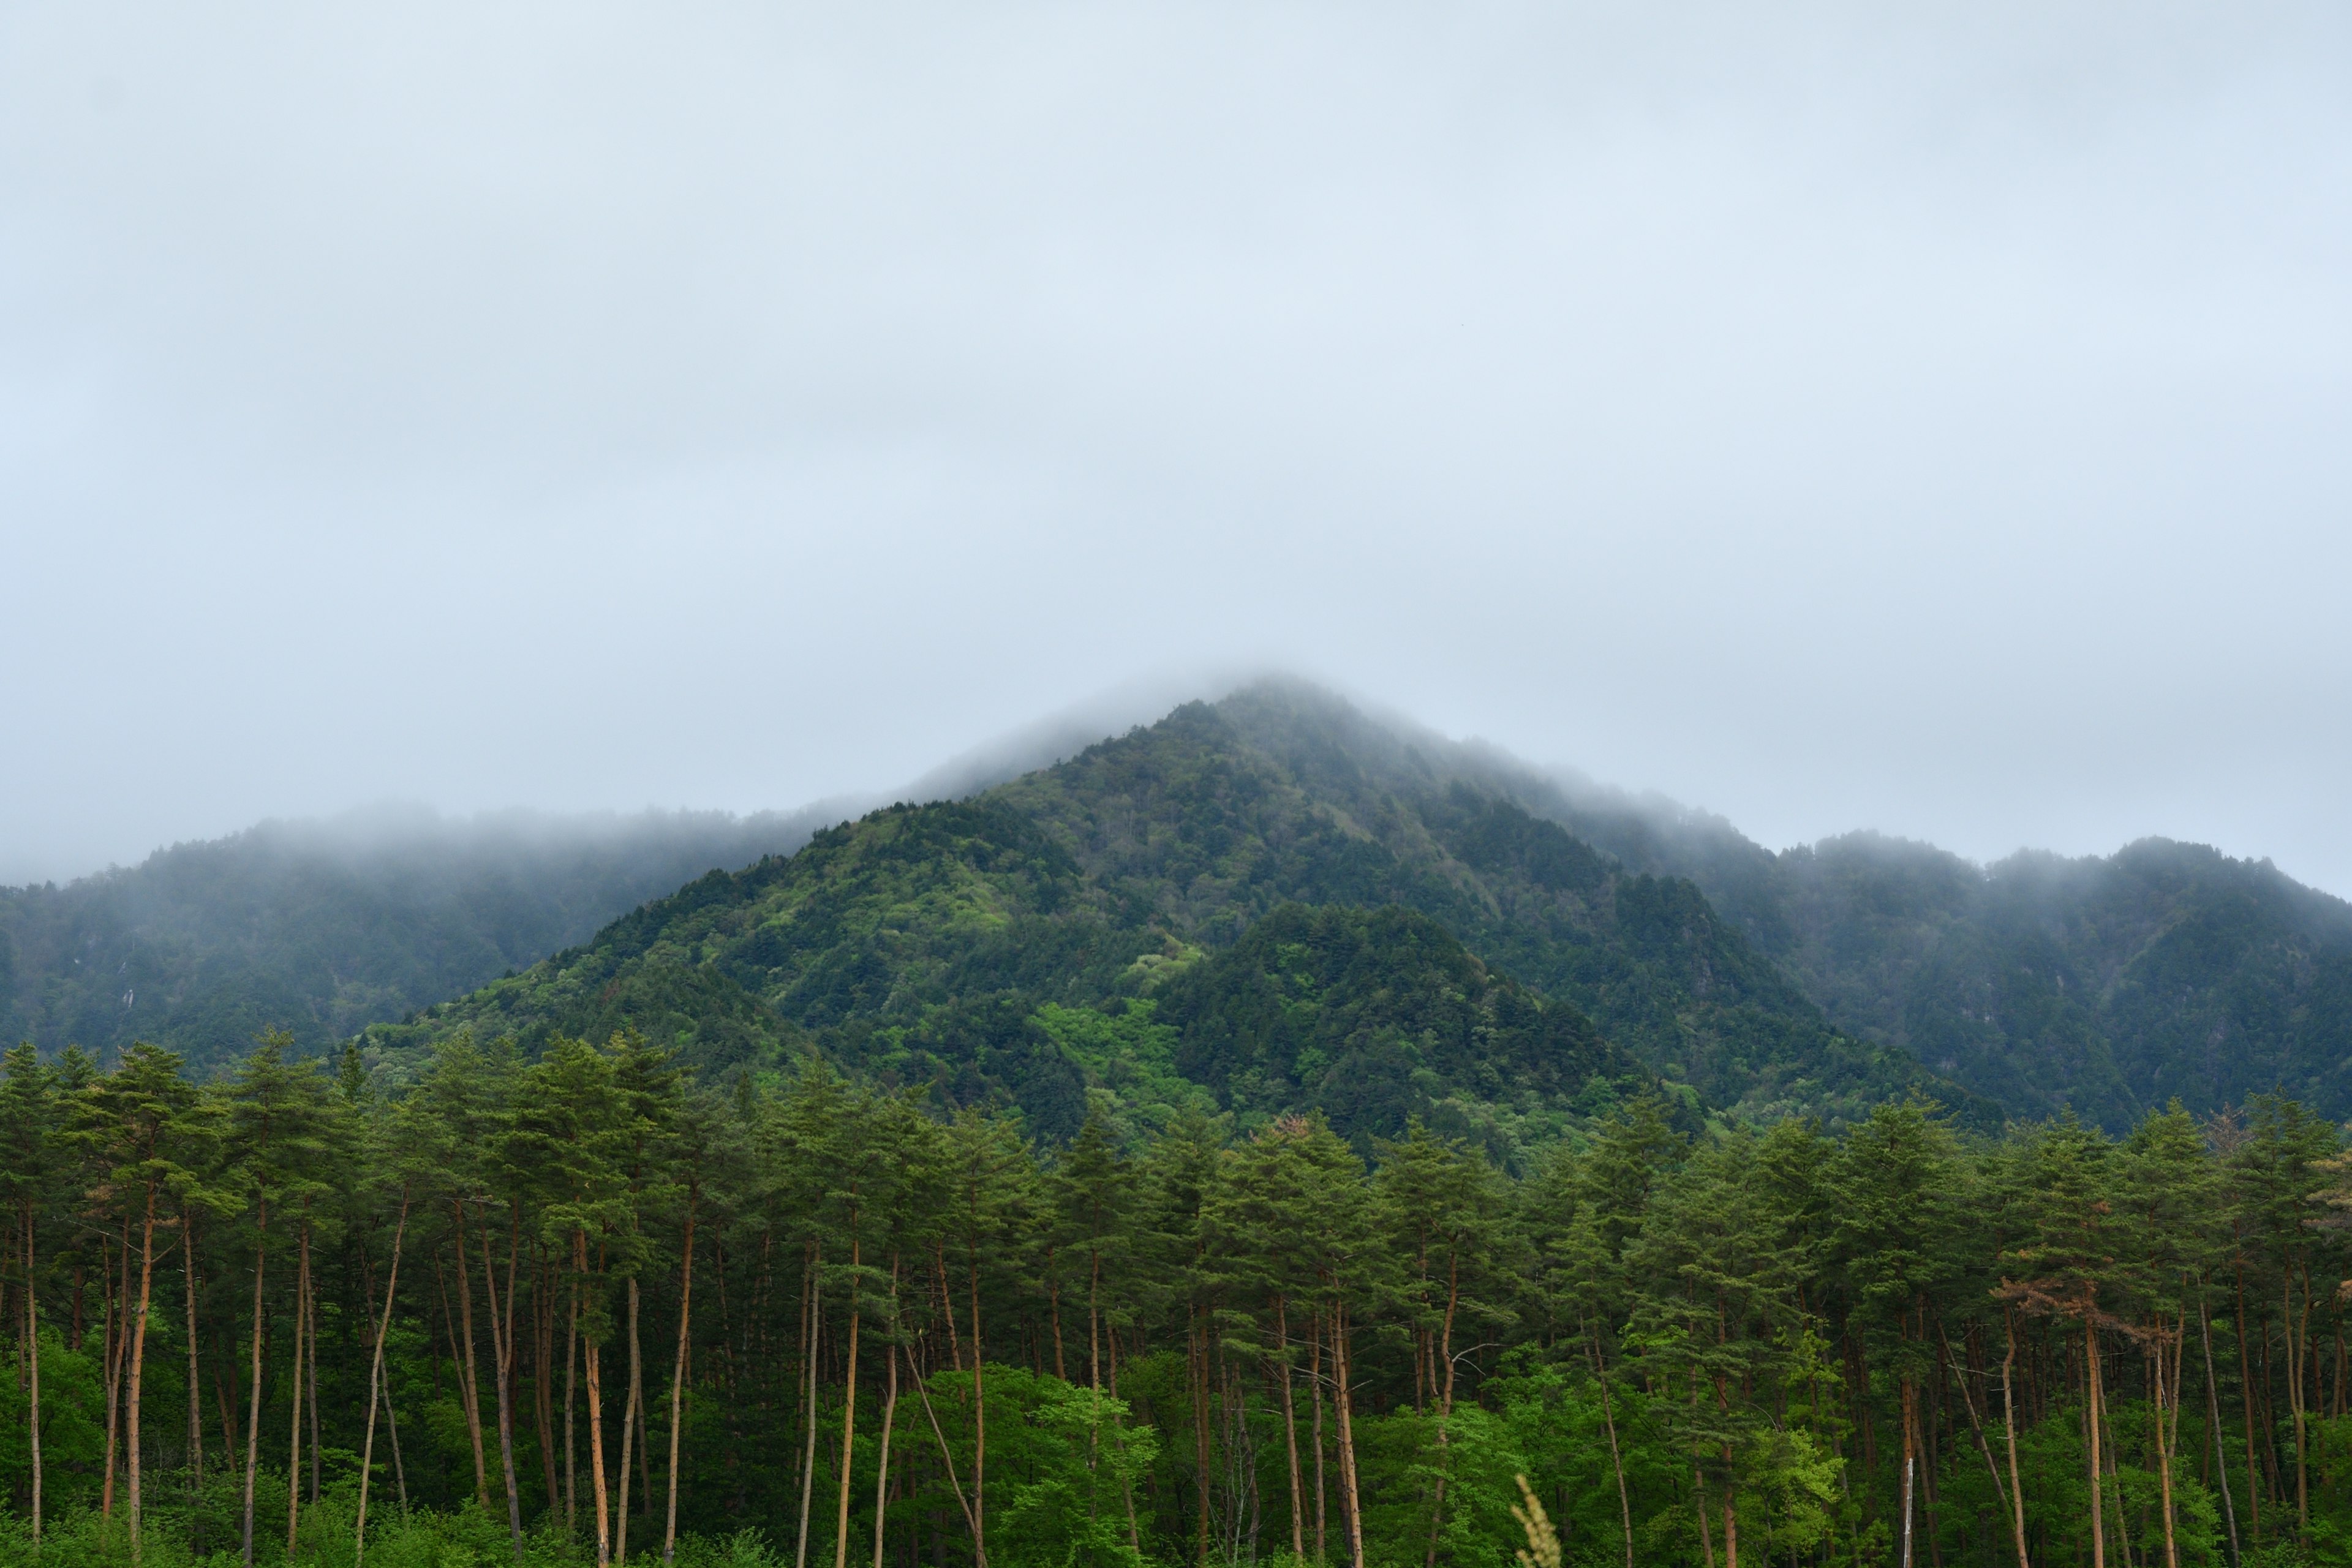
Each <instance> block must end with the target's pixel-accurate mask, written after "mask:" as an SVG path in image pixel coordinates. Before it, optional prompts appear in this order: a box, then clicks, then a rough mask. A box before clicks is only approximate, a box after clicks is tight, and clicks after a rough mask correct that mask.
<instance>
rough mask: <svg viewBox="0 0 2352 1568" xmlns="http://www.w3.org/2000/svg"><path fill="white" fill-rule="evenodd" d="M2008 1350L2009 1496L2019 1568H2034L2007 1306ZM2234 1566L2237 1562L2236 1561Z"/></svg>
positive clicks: (2004, 1393)
mask: <svg viewBox="0 0 2352 1568" xmlns="http://www.w3.org/2000/svg"><path fill="white" fill-rule="evenodd" d="M2000 1319H2001V1327H2002V1329H2003V1331H2004V1334H2003V1337H2004V1338H2005V1339H2006V1340H2007V1341H2008V1345H2009V1348H2008V1351H2007V1352H2005V1353H2004V1354H2003V1355H2002V1356H2001V1358H2000V1421H2001V1427H2002V1430H2003V1433H2004V1435H2005V1436H2007V1437H2008V1439H2009V1500H2010V1507H2011V1523H2012V1526H2013V1533H2014V1534H2015V1535H2016V1537H2017V1568H2032V1563H2031V1562H2029V1561H2028V1560H2027V1558H2026V1555H2025V1483H2024V1482H2023V1481H2021V1480H2020V1479H2018V1473H2017V1402H2016V1400H2015V1398H2014V1396H2013V1391H2012V1390H2011V1386H2010V1369H2011V1367H2012V1366H2014V1365H2015V1364H2016V1362H2017V1324H2016V1321H2015V1319H2014V1318H2013V1317H2012V1316H2011V1313H2010V1311H2009V1310H2008V1309H2007V1308H2003V1309H2002V1310H2001V1314H2000ZM2232 1568H2235V1565H2234V1564H2232Z"/></svg>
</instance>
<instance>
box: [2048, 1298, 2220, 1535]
mask: <svg viewBox="0 0 2352 1568" xmlns="http://www.w3.org/2000/svg"><path fill="white" fill-rule="evenodd" d="M2197 1329H2198V1332H2199V1333H2200V1335H2201V1336H2202V1337H2203V1339H2204V1342H2205V1408H2206V1413H2207V1414H2208V1415H2210V1417H2211V1418H2212V1422H2213V1459H2214V1463H2215V1465H2216V1467H2217V1468H2219V1469H2220V1470H2221V1517H2222V1518H2223V1519H2224V1520H2225V1521H2227V1522H2228V1524H2229V1526H2230V1568H2238V1504H2237V1500H2236V1499H2234V1498H2233V1497H2231V1494H2230V1448H2229V1434H2228V1433H2226V1432H2224V1431H2223V1430H2222V1429H2221V1390H2220V1389H2219V1388H2218V1387H2217V1386H2215V1379H2214V1376H2213V1322H2212V1319H2211V1318H2210V1316H2208V1315H2207V1313H2206V1310H2205V1289H2204V1284H2203V1282H2202V1281H2201V1280H2200V1282H2199V1284H2198V1289H2197ZM2020 1528H2023V1526H2022V1524H2021V1525H2020Z"/></svg>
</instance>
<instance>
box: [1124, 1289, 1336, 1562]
mask: <svg viewBox="0 0 2352 1568" xmlns="http://www.w3.org/2000/svg"><path fill="white" fill-rule="evenodd" d="M1088 1310H1089V1311H1090V1312H1091V1310H1092V1309H1091V1308H1089V1309H1088ZM1274 1337H1275V1346H1276V1355H1277V1356H1278V1357H1279V1358H1280V1360H1281V1363H1282V1446H1283V1450H1284V1455H1285V1457H1286V1458H1287V1459H1288V1460H1289V1462H1290V1554H1291V1555H1292V1556H1293V1557H1296V1558H1299V1559H1301V1560H1302V1561H1303V1560H1304V1559H1305V1558H1306V1556H1307V1497H1306V1492H1305V1489H1304V1487H1303V1485H1302V1483H1301V1481H1300V1479H1299V1472H1298V1411H1297V1405H1295V1404H1294V1403H1293V1401H1292V1399H1291V1393H1290V1303H1289V1302H1288V1301H1286V1300H1284V1299H1283V1297H1281V1296H1280V1295H1276V1297H1275V1299H1274Z"/></svg>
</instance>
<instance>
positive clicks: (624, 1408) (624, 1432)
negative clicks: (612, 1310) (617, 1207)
mask: <svg viewBox="0 0 2352 1568" xmlns="http://www.w3.org/2000/svg"><path fill="white" fill-rule="evenodd" d="M628 1290H629V1389H628V1392H627V1393H626V1394H624V1395H622V1397H621V1486H620V1490H619V1493H618V1494H617V1495H616V1496H615V1497H614V1502H613V1562H614V1563H615V1564H616V1565H617V1564H619V1563H626V1562H627V1561H628V1560H629V1458H630V1456H631V1455H632V1453H634V1452H635V1450H634V1449H633V1448H632V1447H631V1446H630V1445H631V1444H632V1442H633V1441H634V1440H635V1437H636V1434H637V1413H638V1412H637V1400H638V1395H639V1394H641V1393H642V1392H643V1389H644V1384H643V1383H642V1382H641V1381H640V1379H639V1378H638V1375H637V1277H636V1276H635V1274H632V1275H630V1276H629V1287H628Z"/></svg>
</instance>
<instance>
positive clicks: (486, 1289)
mask: <svg viewBox="0 0 2352 1568" xmlns="http://www.w3.org/2000/svg"><path fill="white" fill-rule="evenodd" d="M481 1232H482V1293H483V1295H484V1297H485V1298H486V1299H487V1300H488V1302H489V1306H490V1363H491V1365H492V1367H493V1368H494V1369H495V1371H496V1373H497V1374H498V1380H499V1479H501V1480H503V1481H504V1482H505V1483H506V1489H507V1535H508V1539H509V1543H510V1545H511V1546H512V1548H513V1552H514V1559H515V1561H516V1562H518V1563H520V1562H521V1561H522V1489H521V1486H520V1483H519V1482H518V1481H517V1480H516V1479H515V1463H514V1365H515V1342H514V1304H515V1303H514V1282H515V1258H516V1256H517V1255H518V1254H519V1253H520V1251H521V1248H522V1210H521V1208H520V1205H516V1204H511V1203H510V1204H509V1205H507V1292H506V1300H505V1302H504V1303H503V1305H502V1304H501V1303H500V1302H499V1271H498V1267H497V1265H496V1263H495V1262H494V1261H493V1260H492V1258H491V1256H490V1232H489V1227H488V1226H482V1227H481Z"/></svg>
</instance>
